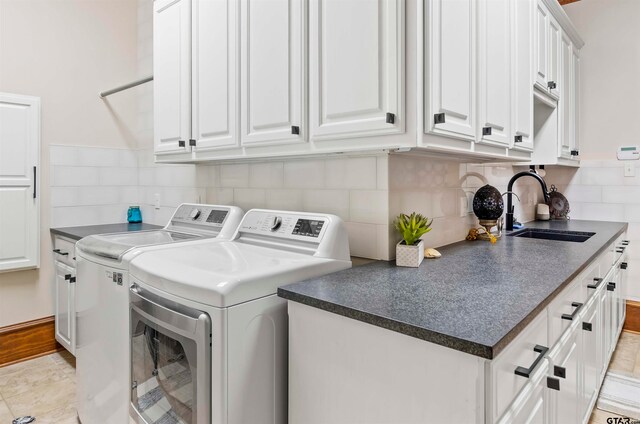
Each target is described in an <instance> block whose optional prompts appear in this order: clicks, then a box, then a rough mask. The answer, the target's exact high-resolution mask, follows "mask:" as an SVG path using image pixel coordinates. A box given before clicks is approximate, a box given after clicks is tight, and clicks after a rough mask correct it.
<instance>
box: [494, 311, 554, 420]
mask: <svg viewBox="0 0 640 424" xmlns="http://www.w3.org/2000/svg"><path fill="white" fill-rule="evenodd" d="M547 331H548V330H547V311H546V310H545V311H542V312H541V313H540V314H539V315H538V316H537V317H536V318H535V319H534V320H533V321H532V322H531V323H530V324H529V325H528V326H527V328H525V329H524V331H523V332H522V333H520V334H519V335H518V337H516V338H515V340H513V341H512V342H511V343H510V344H509V346H508V347H507V348H506V349H505V350H504V351H502V352H501V353H500V355H498V357H497V358H496V359H494V360H493V361H492V362H491V382H492V388H491V395H490V399H492V403H493V404H492V405H491V406H492V407H491V409H492V420H491V421H492V422H493V421H496V420H497V419H498V417H500V416H501V415H502V414H503V413H504V412H505V410H506V409H507V407H508V406H509V405H510V404H511V403H512V402H513V400H514V399H515V397H516V396H517V395H518V393H519V392H520V390H521V389H522V388H523V387H524V386H525V385H526V384H527V383H528V382H529V377H531V376H533V374H534V373H536V372H537V370H538V369H539V367H540V366H541V365H543V358H544V355H545V354H546V350H547V348H548V347H549V345H548V344H547V340H548V337H547ZM537 347H541V348H543V349H538V348H537ZM534 365H535V367H534ZM516 369H518V371H519V372H520V373H522V372H523V371H526V374H527V373H528V374H529V377H526V376H524V375H519V374H516Z"/></svg>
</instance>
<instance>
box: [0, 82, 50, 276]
mask: <svg viewBox="0 0 640 424" xmlns="http://www.w3.org/2000/svg"><path fill="white" fill-rule="evenodd" d="M39 164H40V99H39V98H37V97H31V96H22V95H15V94H8V93H0V241H1V242H0V272H3V271H11V270H17V269H27V268H36V267H38V266H40V191H41V190H40V186H39V184H38V181H39V175H40V172H39V169H38V166H39Z"/></svg>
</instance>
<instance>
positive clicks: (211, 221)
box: [171, 204, 229, 227]
mask: <svg viewBox="0 0 640 424" xmlns="http://www.w3.org/2000/svg"><path fill="white" fill-rule="evenodd" d="M228 214H229V208H225V207H216V206H211V205H191V204H183V205H180V206H179V207H178V209H176V211H175V213H174V214H173V217H172V218H171V222H172V223H173V224H175V225H180V224H196V225H203V226H205V227H211V226H214V227H221V226H222V224H224V220H225V219H226V218H227V215H228Z"/></svg>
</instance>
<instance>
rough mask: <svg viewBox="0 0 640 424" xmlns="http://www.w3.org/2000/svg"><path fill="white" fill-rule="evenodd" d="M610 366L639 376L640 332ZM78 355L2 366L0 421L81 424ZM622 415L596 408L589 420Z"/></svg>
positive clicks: (628, 337)
mask: <svg viewBox="0 0 640 424" xmlns="http://www.w3.org/2000/svg"><path fill="white" fill-rule="evenodd" d="M609 369H610V370H615V371H618V372H622V373H626V374H628V375H633V376H636V377H638V378H640V334H634V333H629V332H626V331H625V332H623V333H622V335H621V336H620V340H619V341H618V345H617V346H616V351H615V352H614V354H613V358H612V359H611V364H610V365H609ZM75 392H76V383H75V358H74V357H73V356H72V355H71V354H70V353H68V352H67V351H62V352H58V353H54V354H52V355H48V356H43V357H41V358H37V359H32V360H30V361H27V362H21V363H19V364H15V365H9V366H7V367H0V424H10V423H11V421H12V420H13V418H15V417H19V416H22V415H33V416H35V417H36V418H37V421H36V423H37V424H78V420H77V418H76V408H75ZM611 417H619V416H618V415H615V414H612V413H610V412H605V411H601V410H599V409H594V410H593V413H592V415H591V419H590V421H589V424H609V423H607V418H611Z"/></svg>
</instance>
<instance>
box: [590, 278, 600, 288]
mask: <svg viewBox="0 0 640 424" xmlns="http://www.w3.org/2000/svg"><path fill="white" fill-rule="evenodd" d="M603 280H604V279H603V278H594V279H593V281H594V282H595V284H587V288H588V289H597V288H598V287H600V283H602V281H603Z"/></svg>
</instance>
